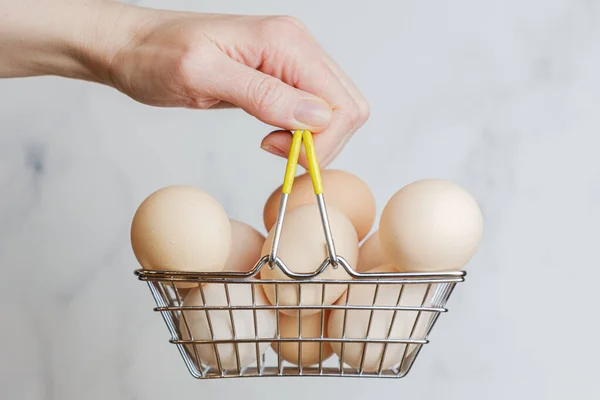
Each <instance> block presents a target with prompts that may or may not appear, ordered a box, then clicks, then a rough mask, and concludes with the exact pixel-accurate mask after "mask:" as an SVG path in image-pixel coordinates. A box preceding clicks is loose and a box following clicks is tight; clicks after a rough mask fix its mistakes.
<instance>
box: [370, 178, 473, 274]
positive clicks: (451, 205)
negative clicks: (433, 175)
mask: <svg viewBox="0 0 600 400" xmlns="http://www.w3.org/2000/svg"><path fill="white" fill-rule="evenodd" d="M482 233H483V217H482V214H481V210H480V209H479V206H478V205H477V202H476V201H475V199H474V198H473V197H472V196H471V195H470V194H469V193H468V192H467V191H466V190H464V189H463V188H461V187H460V186H458V185H457V184H454V183H452V182H447V181H443V180H439V179H425V180H420V181H416V182H413V183H411V184H408V185H406V186H404V187H403V188H402V189H400V190H399V191H398V192H396V193H395V194H394V195H393V196H392V197H391V198H390V200H389V201H388V202H387V204H386V206H385V208H384V210H383V212H382V214H381V219H380V222H379V240H380V242H381V248H382V250H383V252H384V253H385V254H386V256H387V257H389V259H390V260H391V261H392V262H393V263H394V265H395V266H396V267H397V268H398V269H399V270H400V271H425V272H426V271H446V270H458V269H461V268H462V267H463V266H464V265H465V264H466V263H467V262H468V261H469V260H470V259H471V257H472V256H473V255H474V254H475V251H476V250H477V247H478V246H479V243H480V241H481V236H482Z"/></svg>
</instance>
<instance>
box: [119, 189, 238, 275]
mask: <svg viewBox="0 0 600 400" xmlns="http://www.w3.org/2000/svg"><path fill="white" fill-rule="evenodd" d="M131 245H132V247H133V252H134V254H135V256H136V258H137V260H138V262H139V263H140V265H141V266H142V268H144V269H148V270H169V271H190V272H207V271H221V270H222V269H223V268H224V267H225V262H226V261H227V257H228V255H229V249H230V247H231V225H230V223H229V217H228V216H227V214H226V213H225V210H224V209H223V207H222V206H221V205H220V204H219V203H218V202H217V201H216V200H215V199H214V198H213V197H211V196H210V195H209V194H208V193H206V192H204V191H202V190H199V189H196V188H194V187H190V186H169V187H166V188H163V189H159V190H157V191H156V192H154V193H152V194H151V195H150V196H148V197H147V198H146V199H145V200H144V201H143V202H142V204H141V205H140V206H139V208H138V209H137V211H136V213H135V215H134V217H133V222H132V224H131ZM195 285H196V284H195V283H178V286H179V287H191V286H195Z"/></svg>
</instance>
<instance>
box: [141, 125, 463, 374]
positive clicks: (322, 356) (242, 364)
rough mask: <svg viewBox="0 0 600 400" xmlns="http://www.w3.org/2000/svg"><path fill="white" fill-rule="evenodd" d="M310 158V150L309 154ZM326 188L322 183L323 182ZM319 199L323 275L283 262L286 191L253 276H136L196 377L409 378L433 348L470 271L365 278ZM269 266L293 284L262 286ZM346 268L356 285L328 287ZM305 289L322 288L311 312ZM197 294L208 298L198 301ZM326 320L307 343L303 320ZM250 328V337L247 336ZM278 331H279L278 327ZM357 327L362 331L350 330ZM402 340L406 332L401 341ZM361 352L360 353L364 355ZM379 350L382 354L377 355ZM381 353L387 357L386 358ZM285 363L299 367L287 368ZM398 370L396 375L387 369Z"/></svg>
mask: <svg viewBox="0 0 600 400" xmlns="http://www.w3.org/2000/svg"><path fill="white" fill-rule="evenodd" d="M309 136H310V135H309ZM294 138H295V139H294V140H297V139H298V138H299V136H298V132H296V133H295V136H294ZM298 143H299V142H298ZM298 143H297V145H298ZM308 150H309V149H308V148H307V152H308ZM312 150H313V153H310V154H309V156H312V158H313V161H314V165H313V169H312V170H311V175H314V174H316V175H314V176H313V177H315V176H317V177H318V165H317V164H316V161H315V160H316V158H315V155H314V149H312ZM298 152H299V147H296V153H298ZM296 157H297V154H296ZM290 160H291V159H290ZM290 160H289V161H288V168H289V169H290V170H289V171H288V170H286V179H291V180H288V183H289V184H290V186H289V189H290V190H291V183H292V182H293V174H294V173H295V168H296V166H295V162H296V161H297V160H291V162H290ZM288 172H289V174H288ZM317 180H320V177H318V179H317ZM285 182H286V181H284V186H285ZM313 184H314V181H313ZM315 194H316V200H317V205H318V207H319V212H320V218H321V223H322V226H323V234H324V238H325V244H326V250H327V258H326V259H325V260H324V261H323V262H322V263H321V265H318V266H315V267H316V269H315V270H314V271H309V272H295V271H292V270H291V269H290V268H288V267H287V265H286V264H285V262H284V261H283V260H282V259H281V258H280V257H279V256H278V251H279V247H280V236H281V232H282V229H283V222H284V217H285V211H286V206H287V202H288V193H286V190H284V191H283V192H282V195H281V199H280V204H279V213H278V215H277V220H276V223H275V228H274V234H273V238H272V242H271V251H270V252H269V254H268V255H265V256H263V257H262V258H261V259H260V260H258V261H257V263H256V264H255V265H254V267H253V268H252V269H251V270H249V271H248V272H183V271H177V272H176V271H164V270H163V271H156V270H142V269H139V270H137V271H135V274H136V275H137V277H138V279H140V280H141V281H146V282H147V283H148V286H149V288H150V291H151V293H152V296H153V297H154V300H155V302H156V308H155V311H157V312H159V313H160V314H161V315H162V317H163V320H164V322H165V324H166V325H167V328H168V330H169V333H170V334H171V340H170V341H171V343H173V344H175V345H176V346H177V348H178V349H179V352H180V354H181V356H182V358H183V360H184V362H185V365H186V366H187V368H188V371H189V372H190V374H191V375H192V376H193V377H195V378H199V379H212V378H242V377H271V376H326V377H342V376H343V377H377V378H402V377H404V376H406V374H407V373H408V372H409V371H410V369H411V368H412V366H413V364H414V362H415V359H416V358H417V356H418V354H419V352H420V351H421V349H422V347H423V345H424V344H427V343H428V342H429V339H428V337H429V334H430V332H431V330H432V329H433V326H434V325H435V323H436V321H437V320H438V317H439V316H440V315H441V314H442V313H445V312H446V311H447V309H446V302H447V301H448V299H449V297H450V295H451V294H452V291H453V290H454V287H455V285H456V284H457V283H460V282H463V281H464V279H465V275H466V274H465V272H464V271H452V272H423V273H422V272H412V273H406V272H385V273H381V272H378V273H373V272H356V271H355V270H354V268H352V267H351V266H350V264H349V263H348V262H347V261H346V260H345V259H344V258H343V257H341V256H340V255H338V254H337V253H336V251H335V245H334V240H333V236H332V233H331V226H330V224H329V218H328V215H327V208H326V203H325V199H324V197H323V193H322V192H321V191H319V190H317V186H316V185H315ZM265 266H266V268H270V269H274V268H279V270H280V271H281V272H282V273H283V275H284V278H283V279H272V280H267V279H260V278H258V276H259V273H260V271H261V269H262V268H265ZM340 267H341V268H343V269H344V270H345V271H346V273H347V274H348V275H349V278H350V279H323V278H322V274H323V272H325V271H326V270H327V268H340ZM181 283H186V285H185V286H186V287H188V286H190V285H189V284H190V283H192V284H195V287H192V288H191V289H189V290H190V292H189V293H188V295H187V296H182V295H181V293H180V288H181V285H180V284H181ZM282 285H283V286H284V287H285V285H295V287H296V290H297V293H296V294H297V296H296V298H297V302H296V304H291V305H290V304H289V302H286V301H282V299H281V297H282V294H281V292H280V287H281V286H282ZM304 285H320V289H321V292H320V294H321V300H320V302H319V301H316V302H314V303H317V304H302V300H301V298H302V290H303V287H304V288H305V290H308V288H311V287H307V286H304ZM336 285H343V286H344V291H343V293H342V294H341V295H340V297H339V298H338V299H337V301H336V302H334V303H333V304H332V303H331V302H326V296H325V294H326V290H327V287H329V286H336ZM364 285H371V286H364ZM409 285H420V286H421V287H426V290H425V292H424V295H423V298H422V299H421V300H420V301H419V302H418V304H410V303H411V301H410V300H411V299H410V298H408V300H407V301H403V300H405V293H406V288H407V287H408V286H409ZM373 286H374V293H373V297H372V300H370V301H367V304H361V303H360V302H357V301H355V300H354V299H353V294H354V293H356V291H362V292H364V291H365V290H368V288H369V287H373ZM234 287H235V289H234ZM312 287H314V286H312ZM205 288H211V289H214V288H222V289H223V290H224V293H225V301H221V302H220V303H219V304H214V302H215V299H214V298H211V299H210V300H211V301H210V302H207V300H209V298H208V297H209V296H206V295H205ZM239 288H242V289H243V288H249V289H250V292H251V295H250V296H249V298H248V299H247V304H239V301H238V300H239V298H238V297H239V296H238V297H235V300H236V301H235V304H234V301H232V299H233V298H234V297H232V291H233V290H238V289H239ZM266 288H269V289H274V290H273V292H274V301H273V303H274V304H268V302H267V301H262V300H260V299H261V298H263V297H264V296H263V295H264V293H262V294H260V292H261V291H263V292H264V291H265V290H266ZM288 288H289V287H288ZM390 288H391V289H390ZM388 289H390V290H388ZM396 289H397V291H398V295H397V297H396V296H395V297H394V299H395V300H394V301H390V302H388V304H385V302H383V303H384V304H379V302H378V295H379V294H380V293H381V292H382V291H386V290H387V291H393V290H396ZM359 293H360V292H359ZM191 294H194V296H193V298H194V300H195V301H196V303H195V304H188V302H187V301H186V299H187V298H188V297H189V296H190V295H191ZM430 294H432V295H431V296H430ZM198 295H199V297H200V298H201V301H199V302H198V301H197V300H198V299H197V297H198ZM198 303H199V304H198ZM282 303H286V304H285V305H283V304H282ZM389 303H391V304H389ZM406 303H409V304H406ZM223 313H226V314H227V316H228V318H225V319H224V318H219V317H218V316H219V315H221V314H223ZM318 313H320V318H319V327H318V328H319V329H318V331H319V332H318V334H317V335H316V336H313V335H310V334H308V333H307V334H305V333H304V332H303V329H302V327H303V326H307V325H308V324H307V323H306V322H305V321H303V316H309V315H313V314H318ZM334 313H342V314H343V316H342V326H341V332H340V334H339V337H337V336H333V334H332V333H331V332H330V331H329V330H330V329H329V321H331V318H332V315H333V314H334ZM350 313H352V314H350ZM364 313H368V323H367V326H366V329H365V332H364V334H359V335H358V337H356V331H357V329H356V324H359V323H361V319H360V318H356V317H355V316H356V315H364ZM246 314H248V315H251V318H244V317H243V316H244V315H246ZM280 314H287V315H288V316H293V317H295V318H297V323H298V329H297V333H296V334H295V336H294V337H289V331H286V333H287V334H286V335H285V337H283V336H282V334H281V330H282V325H281V324H282V322H281V321H282V318H281V316H280ZM349 314H350V315H351V316H349ZM415 315H416V316H415ZM388 317H389V318H388ZM388 319H389V322H388ZM423 319H425V320H424V322H425V324H423V325H421V326H424V327H425V329H422V330H420V329H419V324H420V322H421V321H422V320H423ZM249 321H250V322H249ZM192 322H193V323H192ZM250 323H251V324H252V327H251V328H249V327H248V324H250ZM271 323H272V324H273V325H274V326H271ZM353 324H354V325H353ZM352 325H353V326H354V329H349V327H350V328H351V327H352ZM397 326H401V327H402V328H407V327H409V328H410V333H409V334H405V333H404V332H405V329H396V327H397ZM358 330H359V331H360V329H358ZM380 331H381V332H380ZM397 331H400V332H402V333H401V334H397ZM248 332H251V334H248ZM290 343H292V344H295V345H296V346H297V353H296V354H295V355H294V356H289V355H287V354H284V351H283V349H284V347H287V345H288V344H290ZM315 343H318V352H319V353H318V361H315V362H314V363H313V364H312V365H304V364H305V363H303V359H304V360H306V359H307V358H308V357H305V356H304V354H303V350H306V349H312V344H315ZM252 345H253V346H252ZM232 346H233V354H234V356H235V367H234V368H231V361H230V358H229V357H230V356H229V355H226V356H224V357H225V358H222V356H223V354H227V353H228V352H229V351H228V350H226V349H229V348H231V347H232ZM398 346H400V348H401V349H402V351H401V352H396V351H393V352H391V353H390V348H394V349H397V348H399V347H398ZM206 348H209V349H210V348H212V350H213V356H214V357H212V358H211V357H210V356H207V355H206V353H205V352H204V351H201V350H202V349H206ZM338 348H339V354H336V355H331V356H330V354H331V353H336V351H335V350H336V349H338ZM358 348H360V349H361V350H360V352H359V354H356V349H358ZM373 348H374V349H375V351H374V352H373V353H371V355H368V352H369V351H371V350H370V349H373ZM380 348H381V349H382V350H381V353H380V355H377V354H378V353H379V349H380ZM248 349H251V350H248ZM409 349H412V350H411V351H409ZM326 350H327V354H326ZM273 353H274V354H273ZM293 353H295V352H293ZM373 354H375V355H377V365H376V367H375V368H373V365H372V364H371V365H370V366H369V368H366V365H365V364H366V362H367V361H366V360H367V357H369V358H370V359H372V358H373V357H372V355H373ZM286 357H287V358H292V360H291V361H290V360H286ZM213 358H214V362H213ZM336 358H337V361H336ZM311 360H312V358H311ZM357 360H358V362H357ZM211 364H212V365H211ZM215 364H216V365H215ZM390 364H392V366H391V367H384V366H388V365H390Z"/></svg>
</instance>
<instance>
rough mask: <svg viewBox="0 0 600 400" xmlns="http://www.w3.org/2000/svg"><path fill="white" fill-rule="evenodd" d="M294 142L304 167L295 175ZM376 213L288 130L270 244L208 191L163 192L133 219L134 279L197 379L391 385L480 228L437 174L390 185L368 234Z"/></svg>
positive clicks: (466, 203) (458, 275)
mask: <svg viewBox="0 0 600 400" xmlns="http://www.w3.org/2000/svg"><path fill="white" fill-rule="evenodd" d="M302 143H304V146H305V150H306V155H307V160H308V167H309V168H308V173H307V174H304V175H301V176H300V177H296V176H295V175H296V167H297V162H298V156H299V154H300V149H301V146H302ZM294 181H296V186H295V187H294V189H295V191H292V187H293V186H294ZM330 186H331V187H332V188H334V189H335V190H334V191H332V196H331V199H328V201H327V202H326V201H325V197H324V193H323V192H324V191H323V189H324V187H325V188H328V187H330ZM309 188H310V192H309ZM311 192H314V193H312V194H311V195H310V196H309V193H311ZM276 193H280V196H279V205H278V206H277V202H276V198H277V195H276ZM328 193H329V192H328ZM313 195H314V196H316V201H315V200H314V197H312V196H313ZM286 214H287V215H286ZM374 219H375V201H374V199H373V196H372V194H371V193H370V191H369V189H368V187H367V185H366V184H365V183H364V182H363V181H362V180H360V179H359V178H358V177H356V176H354V175H352V174H348V173H346V172H344V171H336V170H324V171H323V173H322V174H321V171H319V167H318V164H317V160H316V154H315V149H314V144H313V140H312V135H311V133H310V132H309V131H295V132H294V133H293V139H292V145H291V148H290V155H289V158H288V163H287V167H286V171H285V177H284V182H283V185H282V186H281V188H280V189H278V190H277V191H276V192H274V193H273V194H272V195H271V197H270V198H269V200H268V201H267V204H266V206H265V210H264V220H265V227H266V228H267V230H268V231H269V233H268V235H267V237H266V238H265V237H264V236H263V235H262V234H261V233H260V232H258V231H257V230H256V229H254V228H252V227H250V226H248V225H246V224H244V223H243V222H240V221H236V220H231V219H229V218H228V216H227V214H226V213H225V211H224V209H223V207H222V206H221V205H220V204H219V203H218V202H217V201H216V200H215V199H214V198H212V197H211V196H210V195H209V194H207V193H206V192H204V191H202V190H199V189H196V188H192V187H187V186H170V187H167V188H163V189H160V190H158V191H156V192H154V193H152V194H151V195H150V196H149V197H148V198H146V199H145V200H144V201H143V202H142V204H141V205H140V207H139V208H138V210H137V212H136V214H135V216H134V218H133V223H132V228H131V241H132V247H133V250H134V253H135V255H136V258H137V260H138V262H139V263H140V265H141V267H142V268H141V269H138V270H136V271H135V273H136V275H137V276H138V278H139V279H140V280H142V281H146V282H147V284H148V286H149V288H150V291H151V293H152V295H153V297H154V300H155V302H156V308H155V310H156V311H158V312H159V313H160V314H161V315H162V317H163V319H164V321H165V323H166V325H167V328H168V329H169V332H170V335H171V342H172V343H174V344H175V345H176V346H177V348H178V349H179V352H180V354H181V356H182V358H183V360H184V362H185V364H186V366H187V368H188V370H189V372H190V373H191V375H192V376H194V377H196V378H225V377H269V376H273V377H274V376H347V377H382V378H383V377H390V378H400V377H404V376H405V375H406V374H407V373H408V372H409V370H410V369H411V367H412V365H413V363H414V361H415V359H416V357H417V355H418V354H419V352H420V350H421V348H422V346H423V345H424V344H426V343H428V337H429V334H430V332H431V330H432V328H433V326H434V324H435V322H436V321H437V319H438V317H439V315H440V314H441V313H443V312H446V311H447V309H446V302H447V301H448V299H449V297H450V295H451V293H452V291H453V289H454V287H455V285H456V284H457V283H459V282H462V281H463V280H464V277H465V272H464V270H463V267H464V265H465V264H466V263H467V262H469V261H470V259H471V258H472V256H473V255H474V253H475V251H476V250H477V247H478V245H479V243H480V241H481V236H482V230H483V221H482V215H481V211H480V209H479V207H478V205H477V202H476V201H475V200H474V199H473V198H472V197H471V195H469V193H467V192H466V191H465V190H464V189H462V188H461V187H460V186H458V185H456V184H455V183H451V182H447V181H443V180H437V179H425V180H420V181H416V182H412V183H410V184H408V185H406V186H404V187H403V188H401V189H400V190H399V191H397V192H396V193H395V194H394V195H393V196H392V197H391V198H390V199H389V201H388V202H387V204H386V206H385V208H384V210H383V212H382V214H381V218H380V220H379V229H378V230H377V231H375V232H374V233H372V234H371V235H370V236H368V237H367V234H368V233H369V231H370V230H371V229H372V225H373V222H374ZM359 244H360V246H359Z"/></svg>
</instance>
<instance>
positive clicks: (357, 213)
mask: <svg viewBox="0 0 600 400" xmlns="http://www.w3.org/2000/svg"><path fill="white" fill-rule="evenodd" d="M321 179H322V181H323V188H324V191H325V192H324V193H325V195H324V197H325V201H326V203H327V205H328V206H329V205H331V206H333V207H335V208H337V209H338V210H340V211H341V212H343V213H344V214H346V216H347V217H348V218H350V221H351V222H352V224H353V225H354V227H355V228H356V232H357V234H358V240H359V241H360V240H362V239H363V238H364V237H366V236H367V234H368V233H369V231H370V230H371V227H372V226H373V222H374V221H375V212H376V210H375V198H374V197H373V194H372V193H371V190H370V189H369V187H368V186H367V184H366V183H365V182H364V181H363V180H361V179H360V178H359V177H357V176H356V175H353V174H351V173H349V172H345V171H340V170H335V169H325V170H323V171H321ZM280 196H281V186H280V187H279V188H277V190H275V191H274V192H273V193H272V194H271V196H269V198H268V200H267V202H266V204H265V207H264V211H263V219H264V223H265V227H266V228H267V230H270V229H271V227H273V225H274V224H275V221H276V220H277V213H278V212H279V199H280ZM315 202H316V199H315V194H314V191H313V186H312V181H311V178H310V174H308V173H304V174H301V175H299V176H297V177H296V178H295V180H294V186H293V188H292V193H291V194H290V195H289V197H288V204H287V209H288V210H292V209H294V208H295V207H297V206H299V205H302V204H312V203H315Z"/></svg>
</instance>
